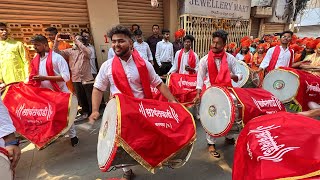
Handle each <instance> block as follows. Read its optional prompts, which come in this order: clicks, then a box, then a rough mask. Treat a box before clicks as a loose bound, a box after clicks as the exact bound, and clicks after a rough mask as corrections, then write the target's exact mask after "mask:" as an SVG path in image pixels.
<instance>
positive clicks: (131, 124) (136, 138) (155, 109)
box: [97, 94, 195, 172]
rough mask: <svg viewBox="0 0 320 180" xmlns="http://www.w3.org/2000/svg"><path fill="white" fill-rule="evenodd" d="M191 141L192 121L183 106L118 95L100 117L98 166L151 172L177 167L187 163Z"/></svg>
mask: <svg viewBox="0 0 320 180" xmlns="http://www.w3.org/2000/svg"><path fill="white" fill-rule="evenodd" d="M128 105H129V106H128ZM165 109H167V110H165ZM172 118H173V119H172ZM172 120H174V121H172ZM194 141H195V124H194V120H193V118H192V116H191V114H190V113H189V112H188V111H187V110H186V109H185V108H184V107H183V106H182V105H180V104H178V103H167V102H160V101H154V100H145V99H136V98H132V97H128V96H125V95H122V94H119V95H116V98H113V99H111V100H110V101H109V102H108V104H107V106H106V109H105V111H104V114H103V117H102V122H101V127H100V131H99V137H98V145H97V158H98V165H99V167H100V169H101V170H102V171H111V170H115V169H118V168H123V167H127V166H133V165H138V164H141V165H142V166H144V167H145V168H146V169H147V170H150V171H152V172H153V171H154V169H155V168H160V167H162V166H167V167H171V168H179V167H181V166H183V165H184V164H185V163H186V162H187V161H188V159H189V157H190V155H191V152H192V149H193V143H194Z"/></svg>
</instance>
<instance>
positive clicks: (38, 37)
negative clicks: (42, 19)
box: [31, 34, 48, 44]
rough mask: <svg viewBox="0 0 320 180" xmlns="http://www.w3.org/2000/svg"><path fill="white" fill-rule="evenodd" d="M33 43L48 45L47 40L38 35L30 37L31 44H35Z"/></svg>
mask: <svg viewBox="0 0 320 180" xmlns="http://www.w3.org/2000/svg"><path fill="white" fill-rule="evenodd" d="M35 42H40V43H43V44H48V39H47V38H46V37H45V36H43V35H41V34H39V35H35V36H33V37H31V43H35Z"/></svg>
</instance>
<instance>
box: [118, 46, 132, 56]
mask: <svg viewBox="0 0 320 180" xmlns="http://www.w3.org/2000/svg"><path fill="white" fill-rule="evenodd" d="M129 51H130V48H129V47H128V48H127V49H125V50H124V51H122V52H120V54H119V55H118V54H117V56H119V57H122V56H124V55H125V54H127V53H128V52H129Z"/></svg>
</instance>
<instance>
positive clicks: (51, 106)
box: [3, 82, 72, 149]
mask: <svg viewBox="0 0 320 180" xmlns="http://www.w3.org/2000/svg"><path fill="white" fill-rule="evenodd" d="M71 98H72V96H71V94H69V93H63V92H55V91H52V90H50V89H47V88H38V87H34V86H32V85H30V84H24V83H23V82H21V83H17V84H12V85H10V86H9V87H8V89H7V90H6V92H5V94H4V97H3V103H4V104H5V106H6V107H7V108H8V111H9V114H10V117H11V118H12V121H13V124H14V126H15V128H16V129H17V132H18V133H19V134H21V135H22V136H23V137H25V138H26V139H28V140H29V141H30V142H32V143H33V144H35V145H36V146H37V148H38V149H42V148H45V147H46V146H47V145H48V144H50V143H51V142H52V141H54V140H55V139H57V138H58V137H59V135H60V134H61V133H62V132H63V131H64V130H65V129H66V128H67V127H68V124H69V121H70V119H69V118H68V117H69V116H68V114H69V113H70V109H69V108H70V105H71V104H70V103H71ZM71 121H72V120H71Z"/></svg>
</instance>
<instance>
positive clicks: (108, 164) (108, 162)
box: [97, 97, 119, 172]
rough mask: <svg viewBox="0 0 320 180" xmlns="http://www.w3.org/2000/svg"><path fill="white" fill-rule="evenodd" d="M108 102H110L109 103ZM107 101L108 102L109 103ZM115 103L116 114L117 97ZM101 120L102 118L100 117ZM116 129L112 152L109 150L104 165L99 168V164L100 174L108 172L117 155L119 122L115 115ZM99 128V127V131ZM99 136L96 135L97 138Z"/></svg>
mask: <svg viewBox="0 0 320 180" xmlns="http://www.w3.org/2000/svg"><path fill="white" fill-rule="evenodd" d="M111 100H113V99H111ZM111 100H110V101H111ZM110 101H109V102H110ZM115 101H116V109H117V113H118V102H119V101H118V99H117V97H116V98H115ZM106 110H107V109H105V111H106ZM102 118H103V117H102ZM116 121H117V122H116V123H115V124H116V127H115V133H116V135H115V139H114V143H113V147H112V150H111V153H110V156H109V157H108V158H107V159H106V160H105V163H104V165H102V166H100V165H99V164H98V165H99V169H100V170H101V171H102V172H106V171H108V169H109V168H110V167H111V165H112V162H113V160H114V158H115V156H116V154H117V149H118V145H117V144H118V132H119V131H118V125H119V124H118V123H119V121H118V115H117V118H116ZM101 126H102V122H101ZM101 126H100V129H101ZM99 135H100V131H99ZM99 135H98V137H99ZM99 142H100V141H99V139H98V143H97V155H98V149H99V148H98V146H99V144H100V143H99ZM97 158H98V156H97Z"/></svg>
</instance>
